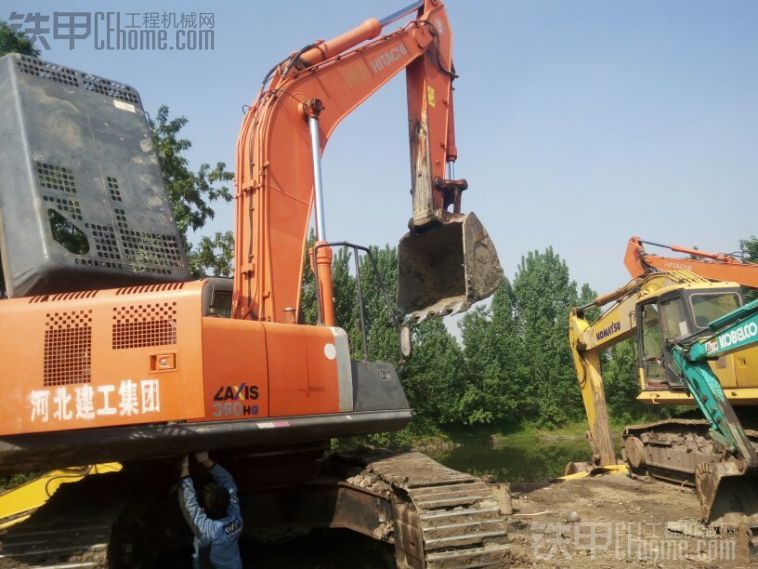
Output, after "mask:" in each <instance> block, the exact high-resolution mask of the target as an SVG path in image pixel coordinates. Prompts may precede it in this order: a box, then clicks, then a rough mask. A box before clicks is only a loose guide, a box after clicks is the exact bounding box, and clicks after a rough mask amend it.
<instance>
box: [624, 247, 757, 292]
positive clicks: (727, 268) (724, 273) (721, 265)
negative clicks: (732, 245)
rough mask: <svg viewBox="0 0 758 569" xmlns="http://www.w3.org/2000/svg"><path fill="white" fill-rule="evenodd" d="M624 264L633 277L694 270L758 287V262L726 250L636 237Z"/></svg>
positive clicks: (708, 276)
mask: <svg viewBox="0 0 758 569" xmlns="http://www.w3.org/2000/svg"><path fill="white" fill-rule="evenodd" d="M645 245H652V246H654V247H662V248H664V249H669V250H671V251H673V252H675V253H683V254H685V255H688V256H689V257H678V258H677V257H664V256H661V255H654V254H652V253H648V252H647V251H646V250H645ZM624 265H625V266H626V268H627V270H628V271H629V274H631V275H632V277H633V278H637V277H641V276H643V275H645V274H647V273H650V272H653V271H661V272H665V271H690V272H692V273H695V274H696V275H700V276H701V277H705V278H707V279H714V280H718V281H728V282H736V283H739V284H741V285H742V286H746V287H751V288H758V263H749V262H745V261H743V260H742V259H739V258H738V257H735V256H733V255H728V254H726V253H709V252H707V251H700V250H699V249H691V248H689V247H681V246H679V245H663V244H661V243H654V242H653V241H644V240H643V239H640V238H639V237H632V238H631V239H629V242H628V243H627V246H626V254H625V255H624Z"/></svg>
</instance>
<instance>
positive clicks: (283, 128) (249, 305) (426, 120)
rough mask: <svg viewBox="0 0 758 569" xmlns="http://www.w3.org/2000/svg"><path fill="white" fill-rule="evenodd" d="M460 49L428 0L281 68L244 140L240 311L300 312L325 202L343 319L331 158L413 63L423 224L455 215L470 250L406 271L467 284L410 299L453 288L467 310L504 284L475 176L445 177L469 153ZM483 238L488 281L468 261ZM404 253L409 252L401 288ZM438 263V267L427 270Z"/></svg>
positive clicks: (321, 259)
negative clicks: (326, 161)
mask: <svg viewBox="0 0 758 569" xmlns="http://www.w3.org/2000/svg"><path fill="white" fill-rule="evenodd" d="M414 11H417V17H416V18H415V19H414V20H412V21H410V22H409V23H408V24H407V25H405V26H404V27H402V28H400V29H399V30H397V31H395V32H393V33H390V34H388V35H384V36H380V33H381V31H382V29H383V28H384V27H385V26H387V25H389V24H390V23H392V22H393V21H395V20H397V19H399V18H401V17H403V16H404V15H406V14H408V13H411V12H414ZM451 52H452V31H451V28H450V23H449V21H448V18H447V13H446V11H445V7H444V5H443V4H442V2H441V1H439V0H425V1H423V2H421V1H419V2H415V3H414V4H412V5H411V6H409V7H407V8H406V9H404V10H400V11H398V12H396V13H395V14H392V15H391V16H389V17H387V18H385V19H383V20H377V19H369V20H367V21H365V22H364V23H363V24H361V25H360V26H358V27H357V28H355V29H353V30H351V31H349V32H347V33H345V34H343V35H341V36H338V37H336V38H334V39H332V40H329V41H326V42H316V43H314V44H312V45H310V46H306V47H305V48H303V49H302V50H300V51H298V52H296V53H294V54H292V55H291V56H290V57H288V58H287V59H285V60H284V61H283V62H281V63H280V64H279V65H277V66H276V67H275V68H274V69H273V70H272V71H271V72H270V74H269V75H268V76H267V78H266V80H265V81H264V84H263V86H262V87H261V90H260V92H259V93H258V96H257V97H256V99H255V101H254V102H253V104H252V105H251V106H250V108H249V109H248V111H247V114H246V117H245V120H244V123H243V125H242V129H241V132H240V136H239V141H238V146H237V182H236V183H237V195H236V197H237V220H236V241H235V247H236V253H235V256H236V259H235V275H234V297H233V315H234V317H236V318H243V319H245V318H246V319H258V320H265V321H278V322H288V321H289V322H292V321H297V319H298V313H299V297H300V283H301V277H302V274H301V272H302V267H303V255H304V245H305V242H306V232H307V230H308V225H309V220H310V215H311V209H312V207H313V206H314V203H315V207H316V233H317V238H318V241H319V243H318V244H319V247H318V253H317V255H316V257H317V258H315V259H313V260H315V263H313V264H314V265H315V266H316V268H317V278H318V283H319V287H320V290H321V295H320V296H321V302H322V306H321V309H322V314H323V315H324V323H326V324H329V325H333V324H334V316H333V307H332V306H331V297H332V294H331V290H332V288H331V287H332V285H331V275H330V267H331V250H330V249H329V247H326V246H324V243H325V242H326V240H327V239H326V228H325V218H324V213H323V188H322V184H321V171H320V156H321V154H322V153H323V151H324V148H325V146H326V144H327V142H328V140H329V138H330V137H331V135H332V133H333V132H334V129H335V128H336V126H337V125H338V124H339V122H340V121H341V120H342V119H343V118H344V117H345V116H347V115H348V114H349V113H350V112H352V111H353V110H354V109H355V108H356V107H357V106H358V105H360V104H361V103H362V102H363V101H365V100H366V99H367V98H369V97H370V96H371V95H372V94H373V93H375V92H376V91H377V90H378V89H379V88H381V87H382V86H383V85H384V84H385V83H387V81H389V80H390V79H391V78H392V77H394V76H395V75H396V74H397V73H399V72H400V71H402V70H406V78H407V91H408V124H409V134H410V147H411V180H412V189H411V193H412V201H413V214H412V219H411V222H410V229H411V234H412V235H414V236H415V235H421V234H424V235H423V236H425V234H426V233H428V232H430V231H431V230H433V229H435V228H436V227H439V226H444V225H445V224H454V225H460V228H459V231H458V233H459V234H460V237H458V239H457V242H454V243H452V244H451V246H452V247H457V248H459V249H460V250H461V251H462V253H460V254H459V255H453V256H456V257H457V258H458V261H459V263H458V265H457V266H458V267H464V268H465V271H464V272H462V273H461V274H460V275H455V274H447V275H446V274H441V271H440V270H439V269H438V268H436V267H435V263H434V259H421V260H419V259H415V258H414V259H413V260H412V262H416V261H418V262H417V263H416V265H418V267H417V268H416V267H414V268H413V269H412V270H410V271H405V273H406V274H411V275H421V277H419V278H418V279H416V281H414V282H410V281H409V285H408V286H410V287H411V288H416V289H421V288H424V286H426V287H427V288H429V289H430V290H431V289H434V288H435V286H436V284H437V281H443V282H447V281H455V282H458V283H461V284H459V286H458V288H457V289H456V290H451V289H444V290H440V289H439V287H438V290H437V291H436V292H438V293H440V294H436V295H434V293H433V297H424V296H423V294H422V295H421V296H420V297H417V298H414V299H412V302H410V303H406V306H401V308H403V309H404V311H405V312H406V313H412V312H417V311H422V312H423V310H424V309H426V308H427V307H428V306H431V305H434V304H435V303H437V302H438V301H440V300H443V301H444V300H445V296H447V297H450V299H448V300H447V302H443V304H444V307H445V308H448V309H449V308H450V307H453V306H455V308H465V307H467V305H468V304H470V303H471V302H472V301H474V300H478V299H480V298H484V297H486V296H489V294H491V293H492V292H494V289H495V288H496V286H497V284H498V283H499V280H500V271H501V270H500V267H499V264H498V262H497V256H496V254H495V252H494V248H493V247H492V245H491V243H490V242H489V239H488V237H487V236H486V232H484V230H483V229H481V230H480V231H478V232H477V231H476V230H478V229H480V228H481V226H480V225H479V224H478V222H477V221H476V219H475V218H472V219H469V217H468V216H464V215H462V214H461V213H460V202H461V192H462V191H463V190H464V189H466V183H465V181H463V180H450V179H447V178H446V175H445V172H446V167H447V165H448V163H450V162H452V161H454V160H455V159H456V157H457V150H456V147H455V136H454V129H453V99H452V97H453V89H452V82H453V79H454V78H455V73H454V69H453V62H452V55H451ZM388 118H389V117H388ZM368 175H371V176H372V177H374V178H375V177H376V176H377V175H380V174H377V173H374V174H368V173H367V176H368ZM356 190H357V191H360V188H357V189H356ZM373 201H374V202H375V203H380V202H381V201H382V197H381V196H375V199H374V200H373ZM451 209H452V211H449V210H451ZM472 216H473V214H472ZM472 228H473V229H472ZM467 238H468V241H466V239H467ZM472 241H473V243H472ZM474 245H480V246H479V247H478V248H477V253H479V254H480V259H483V260H485V262H486V263H489V265H488V266H487V267H482V268H483V269H486V272H487V275H486V276H485V277H484V280H482V279H481V278H480V279H478V280H477V279H476V278H473V277H474V276H475V273H477V274H481V273H482V271H478V269H479V268H480V267H474V266H473V265H472V264H471V263H469V262H468V259H473V257H472V256H469V255H467V252H468V251H467V248H468V249H474ZM411 249H413V248H411ZM430 249H431V250H432V251H433V250H434V249H435V248H434V247H431V248H430ZM480 250H483V255H482V251H480ZM414 251H415V250H414ZM447 253H449V251H446V254H447ZM400 255H401V257H403V251H402V250H401V251H400ZM461 255H462V256H463V259H461V258H460V256H461ZM478 260H479V259H478ZM425 261H426V263H425ZM460 261H462V263H461V262H460ZM402 262H403V260H402V258H401V271H400V272H401V284H400V287H401V289H402V288H403V282H402V280H403V279H402V274H403V273H404V270H403V266H402ZM472 262H473V261H472ZM479 265H482V263H481V262H479ZM461 270H462V269H461ZM429 271H431V273H432V275H431V277H430V278H429V279H427V280H424V279H425V278H426V277H427V276H428V274H427V273H428V272H429ZM435 271H436V272H435ZM477 271H478V272H477ZM469 283H471V284H469ZM474 289H476V290H474ZM456 293H457V298H456ZM400 297H401V299H402V297H403V292H402V290H401V293H400ZM456 302H457V303H456ZM467 303H468V304H467ZM464 305H465V306H464ZM424 315H425V314H424Z"/></svg>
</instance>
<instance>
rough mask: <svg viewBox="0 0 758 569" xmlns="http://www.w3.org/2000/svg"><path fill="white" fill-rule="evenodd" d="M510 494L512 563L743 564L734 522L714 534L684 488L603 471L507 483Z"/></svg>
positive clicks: (595, 566)
mask: <svg viewBox="0 0 758 569" xmlns="http://www.w3.org/2000/svg"><path fill="white" fill-rule="evenodd" d="M513 494H514V516H513V518H512V521H511V527H510V536H511V540H512V541H511V543H512V548H513V555H514V560H513V567H529V568H540V569H548V568H549V569H553V568H581V569H601V568H603V569H605V568H612V569H615V568H622V567H624V568H625V567H633V566H639V567H651V568H656V569H668V568H681V567H702V568H711V567H712V568H721V567H730V568H734V567H747V566H750V564H749V563H748V562H747V561H746V560H745V559H744V557H742V558H741V556H740V551H745V548H746V542H745V541H744V539H740V538H739V537H738V535H737V534H738V532H737V531H736V530H734V531H733V529H734V528H730V527H727V528H725V530H724V533H723V535H719V534H716V533H715V531H713V530H710V531H704V528H702V526H700V524H698V523H697V519H698V512H699V507H698V502H697V498H696V497H695V494H694V493H693V491H692V490H691V489H687V488H678V487H676V486H672V485H669V484H665V483H662V482H657V481H649V482H648V481H640V480H634V479H631V478H629V477H627V476H624V475H605V476H599V477H592V478H584V479H581V480H566V481H553V482H552V483H550V484H548V485H545V486H543V487H539V488H535V487H531V488H530V487H529V486H524V487H521V488H514V491H513ZM671 524H673V525H671ZM670 525H671V527H672V528H673V527H674V526H676V527H678V529H679V530H680V531H671V530H669V529H668V526H670ZM754 563H755V562H754ZM756 565H758V563H756V564H755V565H753V566H756Z"/></svg>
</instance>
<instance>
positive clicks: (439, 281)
mask: <svg viewBox="0 0 758 569" xmlns="http://www.w3.org/2000/svg"><path fill="white" fill-rule="evenodd" d="M445 217H446V219H445V220H444V221H442V220H441V221H440V222H439V223H438V224H435V225H434V226H433V228H431V229H427V230H424V231H422V232H414V231H411V232H410V233H408V234H406V235H405V236H404V237H403V238H402V239H401V240H400V243H399V245H398V265H399V266H398V275H399V284H398V306H399V308H400V310H401V311H402V313H403V314H404V315H405V322H414V321H415V322H420V321H422V320H424V319H426V318H429V317H433V316H446V315H448V314H455V313H457V312H462V311H465V310H467V309H468V308H469V307H470V306H471V305H472V304H473V303H475V302H477V301H479V300H482V299H485V298H487V297H488V296H490V295H491V294H492V293H494V292H495V290H496V289H497V287H498V286H499V285H500V283H501V281H502V279H503V269H502V267H501V266H500V262H499V260H498V258H497V252H496V251H495V246H494V245H493V243H492V241H491V240H490V237H489V235H488V234H487V231H486V230H485V229H484V226H483V225H482V224H481V222H480V221H479V219H478V218H477V217H476V215H474V214H473V213H468V214H447V215H446V216H445Z"/></svg>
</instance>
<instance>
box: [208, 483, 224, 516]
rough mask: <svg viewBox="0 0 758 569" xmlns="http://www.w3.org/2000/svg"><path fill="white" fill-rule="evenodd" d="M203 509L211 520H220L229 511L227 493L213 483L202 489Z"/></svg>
mask: <svg viewBox="0 0 758 569" xmlns="http://www.w3.org/2000/svg"><path fill="white" fill-rule="evenodd" d="M203 509H204V510H205V513H206V515H207V516H208V517H209V518H210V519H212V520H220V519H221V518H223V517H225V516H226V511H227V510H228V509H229V491H228V490H227V489H226V488H224V487H223V486H221V485H220V484H216V483H215V482H209V483H208V484H206V485H205V486H204V487H203Z"/></svg>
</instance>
